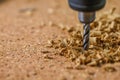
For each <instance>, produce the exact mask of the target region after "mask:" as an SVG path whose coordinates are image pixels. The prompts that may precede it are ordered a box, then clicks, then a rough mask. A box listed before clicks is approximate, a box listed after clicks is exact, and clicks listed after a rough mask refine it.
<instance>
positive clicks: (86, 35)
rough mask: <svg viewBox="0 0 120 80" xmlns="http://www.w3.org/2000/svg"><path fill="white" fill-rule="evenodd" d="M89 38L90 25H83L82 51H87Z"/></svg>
mask: <svg viewBox="0 0 120 80" xmlns="http://www.w3.org/2000/svg"><path fill="white" fill-rule="evenodd" d="M89 36H90V24H84V35H83V48H84V50H88V48H89Z"/></svg>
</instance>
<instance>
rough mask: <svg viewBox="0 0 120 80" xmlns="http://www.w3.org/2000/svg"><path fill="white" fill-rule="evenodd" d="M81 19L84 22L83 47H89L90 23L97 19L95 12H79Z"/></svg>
mask: <svg viewBox="0 0 120 80" xmlns="http://www.w3.org/2000/svg"><path fill="white" fill-rule="evenodd" d="M79 20H80V21H81V22H82V23H83V24H84V27H83V28H84V35H83V49H84V50H88V49H89V37H90V23H91V22H93V21H94V20H95V12H79Z"/></svg>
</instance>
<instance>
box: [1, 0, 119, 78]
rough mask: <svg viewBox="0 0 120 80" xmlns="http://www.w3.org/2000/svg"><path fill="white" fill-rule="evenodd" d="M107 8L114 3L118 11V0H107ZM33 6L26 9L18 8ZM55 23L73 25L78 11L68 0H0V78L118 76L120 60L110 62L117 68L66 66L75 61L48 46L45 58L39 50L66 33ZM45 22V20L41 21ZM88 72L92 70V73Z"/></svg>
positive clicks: (72, 64) (71, 64) (117, 11)
mask: <svg viewBox="0 0 120 80" xmlns="http://www.w3.org/2000/svg"><path fill="white" fill-rule="evenodd" d="M107 1H108V2H107V5H106V7H105V8H104V9H103V10H101V11H99V12H98V14H101V13H102V12H105V11H109V10H110V9H111V8H112V7H116V8H117V10H116V13H118V14H120V8H119V5H120V1H119V0H107ZM25 8H35V11H34V12H33V14H32V15H31V16H30V15H29V13H21V12H20V10H21V9H25ZM50 22H53V23H55V24H65V25H73V26H74V25H76V24H78V23H79V21H78V19H77V13H76V12H74V11H72V10H71V9H70V8H69V7H68V4H67V0H6V1H3V2H2V3H0V80H120V63H116V64H113V66H114V67H115V68H116V69H117V71H116V72H105V71H104V70H103V69H102V67H101V68H98V67H96V68H93V67H87V68H86V69H85V70H74V69H66V67H68V66H74V63H72V62H71V61H69V60H68V59H66V58H64V57H61V56H59V55H54V53H53V52H52V50H51V49H50V53H47V54H48V55H49V56H50V57H52V59H45V58H44V56H45V54H43V53H41V50H46V48H45V45H46V44H47V41H48V40H50V39H55V38H57V37H60V36H62V37H65V36H67V33H66V32H64V31H62V30H59V28H57V27H55V26H54V27H53V26H52V27H51V26H50ZM44 23H45V24H44ZM89 73H95V74H94V75H91V74H89Z"/></svg>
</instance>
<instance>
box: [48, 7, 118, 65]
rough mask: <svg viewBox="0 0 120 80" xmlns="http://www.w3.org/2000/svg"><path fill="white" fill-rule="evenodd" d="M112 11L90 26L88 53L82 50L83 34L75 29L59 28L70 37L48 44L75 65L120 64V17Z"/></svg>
mask: <svg viewBox="0 0 120 80" xmlns="http://www.w3.org/2000/svg"><path fill="white" fill-rule="evenodd" d="M114 11H115V8H113V9H112V10H111V11H110V12H107V13H105V14H102V15H100V16H99V17H98V18H97V19H96V21H95V22H93V23H92V24H91V33H90V48H89V50H88V51H84V50H83V48H82V41H83V37H82V33H83V32H82V31H81V30H80V29H79V28H77V27H70V28H69V29H68V28H66V27H64V26H60V28H61V29H63V30H65V31H68V33H69V36H70V37H69V38H65V39H60V40H51V41H48V43H49V44H50V46H51V47H52V48H55V49H56V51H57V53H58V54H59V55H61V56H65V57H67V58H69V59H70V60H72V61H73V62H75V63H76V65H88V66H101V65H103V64H107V63H115V62H120V15H119V14H115V12H114ZM79 27H80V26H79ZM50 46H49V47H50Z"/></svg>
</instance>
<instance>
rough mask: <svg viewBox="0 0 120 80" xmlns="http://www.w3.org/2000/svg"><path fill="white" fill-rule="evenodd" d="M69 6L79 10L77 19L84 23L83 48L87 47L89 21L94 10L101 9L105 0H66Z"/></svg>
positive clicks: (92, 16)
mask: <svg viewBox="0 0 120 80" xmlns="http://www.w3.org/2000/svg"><path fill="white" fill-rule="evenodd" d="M68 2H69V6H70V7H71V8H72V9H74V10H77V11H78V12H79V20H80V22H82V23H83V24H84V35H83V48H84V50H88V48H89V35H90V23H91V22H93V21H94V20H95V12H96V11H97V10H100V9H102V8H103V7H104V6H105V4H106V0H68Z"/></svg>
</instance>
